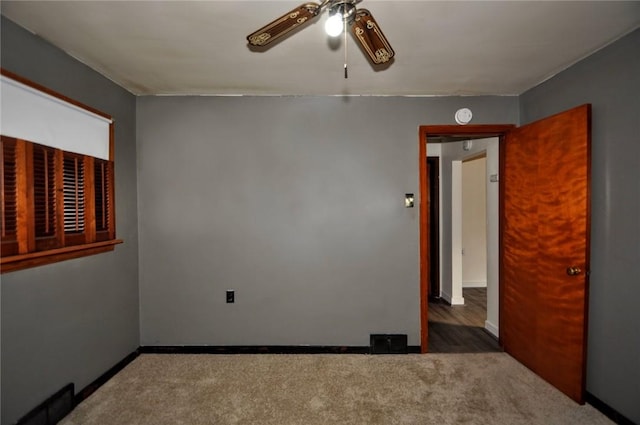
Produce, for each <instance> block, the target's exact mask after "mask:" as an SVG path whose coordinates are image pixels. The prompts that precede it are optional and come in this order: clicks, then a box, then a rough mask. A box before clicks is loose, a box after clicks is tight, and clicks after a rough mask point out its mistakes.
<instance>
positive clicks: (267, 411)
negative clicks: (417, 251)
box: [60, 353, 612, 425]
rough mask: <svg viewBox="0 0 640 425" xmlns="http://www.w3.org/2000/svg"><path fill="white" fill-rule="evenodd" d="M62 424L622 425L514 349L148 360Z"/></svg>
mask: <svg viewBox="0 0 640 425" xmlns="http://www.w3.org/2000/svg"><path fill="white" fill-rule="evenodd" d="M60 423H61V424H62V425H92V424H95V425H129V424H131V425H133V424H135V425H147V424H148V425H164V424H166V425H179V424H184V425H200V424H203V425H204V424H264V425H270V424H278V425H288V424H304V425H315V424H322V425H326V424H363V425H364V424H385V425H387V424H438V425H440V424H443V425H446V424H492V425H494V424H509V425H517V424H527V425H531V424H541V425H542V424H544V425H554V424H557V425H571V424H576V425H578V424H579V425H587V424H611V423H612V422H611V421H610V420H609V419H608V418H606V417H605V416H604V415H602V414H601V413H600V412H599V411H597V410H596V409H595V408H593V407H592V406H590V405H584V406H580V405H578V404H576V403H575V402H573V401H572V400H570V399H569V398H568V397H566V396H565V395H563V394H562V393H560V392H559V391H558V390H556V389H555V388H553V387H552V386H550V385H549V384H547V383H546V382H545V381H543V380H542V379H541V378H539V377H538V376H536V375H535V374H533V373H532V372H531V371H529V370H528V369H527V368H525V367H524V366H522V365H521V364H520V363H518V362H517V361H515V360H514V359H513V358H511V357H510V356H509V355H507V354H505V353H477V354H476V353H474V354H427V355H418V354H416V355H413V354H410V355H381V356H372V355H348V354H339V355H337V354H326V355H325V354H315V355H283V354H281V355H277V354H274V355H271V354H259V355H248V354H243V355H205V354H195V355H187V354H143V355H140V356H139V357H137V358H136V359H135V360H134V361H133V362H132V363H130V364H129V365H128V366H127V367H126V368H124V369H123V370H122V371H121V372H120V373H118V374H117V375H116V376H114V377H113V378H112V379H111V380H109V381H108V382H107V383H106V384H105V385H103V386H102V387H100V388H99V389H98V390H97V391H96V392H95V393H93V394H92V395H91V396H90V397H89V398H87V399H86V400H85V401H83V402H82V403H80V404H79V405H78V406H77V407H76V408H75V410H73V411H72V412H71V413H70V414H69V415H68V416H67V417H66V418H65V419H63V421H62V422H60Z"/></svg>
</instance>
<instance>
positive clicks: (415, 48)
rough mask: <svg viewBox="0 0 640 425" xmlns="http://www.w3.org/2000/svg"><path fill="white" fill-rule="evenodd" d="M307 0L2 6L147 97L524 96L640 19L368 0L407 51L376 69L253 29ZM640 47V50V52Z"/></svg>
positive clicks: (636, 12) (636, 9) (597, 11)
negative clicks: (254, 46) (267, 39)
mask: <svg viewBox="0 0 640 425" xmlns="http://www.w3.org/2000/svg"><path fill="white" fill-rule="evenodd" d="M304 1H305V0H292V1H266V0H262V1H242V0H237V1H7V0H3V1H2V2H1V6H0V7H1V8H2V14H3V15H5V16H6V17H8V18H9V19H11V20H12V21H14V22H16V23H17V24H19V25H21V26H23V27H25V28H27V29H29V30H30V31H32V32H34V33H36V34H38V35H40V36H42V37H43V38H45V39H47V40H49V41H50V42H51V43H53V44H54V45H56V46H58V47H60V48H61V49H63V50H65V51H66V52H68V53H69V54H70V55H72V56H74V57H76V58H77V59H79V60H80V61H82V62H84V63H86V64H87V65H88V66H90V67H91V68H93V69H95V70H96V71H98V72H100V73H101V74H103V75H105V76H107V77H108V78H110V79H111V80H113V81H115V82H116V83H118V84H120V85H121V86H123V87H125V88H126V89H128V90H129V91H131V92H132V93H134V94H138V95H149V94H207V95H236V94H245V95H406V96H432V95H484V94H491V95H513V94H520V93H522V92H523V91H525V90H527V89H529V88H531V87H533V86H535V85H537V84H538V83H540V82H542V81H544V80H545V79H547V78H549V77H551V76H553V75H554V74H556V73H558V72H559V71H562V70H563V69H565V68H567V67H569V66H570V65H572V64H574V63H575V62H577V61H579V60H580V59H582V58H584V57H586V56H588V55H589V54H591V53H593V52H595V51H596V50H598V49H600V48H602V47H604V46H605V45H607V44H609V43H611V42H613V41H615V40H616V39H618V38H620V37H621V36H623V35H625V34H627V33H629V32H631V31H632V30H634V29H636V28H638V27H640V1H627V2H614V1H588V2H579V1H569V2H557V1H506V2H488V1H420V0H412V1H397V0H396V1H382V0H364V1H363V2H362V3H360V4H359V5H358V7H361V8H366V9H369V11H370V12H371V14H372V15H373V16H374V18H375V19H376V20H377V22H378V24H379V26H380V28H381V29H382V30H383V31H384V33H385V35H386V37H387V39H388V40H389V42H390V43H391V45H392V47H393V48H394V50H395V52H396V57H395V60H394V62H393V63H392V64H391V66H389V67H388V68H387V69H383V70H376V69H374V68H373V67H372V66H371V65H369V63H368V62H367V60H366V58H365V57H364V55H363V54H362V53H361V52H360V50H359V49H358V48H357V46H356V45H355V44H354V42H353V40H352V39H351V38H349V40H348V43H347V49H348V50H347V53H348V61H347V62H348V67H349V78H348V79H345V78H344V75H343V67H344V65H343V63H344V50H343V46H342V39H339V41H338V42H337V44H338V45H337V46H336V45H335V43H336V42H335V40H334V41H333V42H332V41H330V40H329V38H328V37H327V36H326V35H325V34H324V29H323V23H324V21H325V19H326V18H327V16H326V15H327V14H326V13H324V14H323V15H322V16H320V17H319V18H318V19H316V20H315V21H314V23H313V24H311V25H309V26H308V27H306V28H304V29H303V30H301V31H300V32H298V33H296V34H294V35H292V36H291V37H288V38H287V39H285V40H283V41H282V42H280V43H277V44H276V45H274V46H273V47H271V48H270V49H268V50H266V51H264V52H253V51H251V50H250V49H249V48H248V45H247V42H246V36H247V35H248V34H249V33H252V32H253V31H255V30H257V29H258V28H260V27H262V26H263V25H265V24H267V23H268V22H270V21H271V20H273V19H275V18H277V17H279V16H281V15H283V14H284V13H285V12H287V11H289V10H291V9H294V8H295V7H297V6H298V5H300V4H301V3H303V2H304ZM639 54H640V53H639Z"/></svg>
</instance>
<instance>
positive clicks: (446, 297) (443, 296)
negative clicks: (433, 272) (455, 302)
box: [440, 291, 451, 304]
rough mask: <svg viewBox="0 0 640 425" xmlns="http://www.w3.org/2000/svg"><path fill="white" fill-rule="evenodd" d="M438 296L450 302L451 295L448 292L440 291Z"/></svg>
mask: <svg viewBox="0 0 640 425" xmlns="http://www.w3.org/2000/svg"><path fill="white" fill-rule="evenodd" d="M440 298H442V299H443V300H445V301H446V302H448V303H449V304H451V295H450V294H447V293H446V292H444V291H440Z"/></svg>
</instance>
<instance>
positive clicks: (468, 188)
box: [427, 138, 500, 353]
mask: <svg viewBox="0 0 640 425" xmlns="http://www.w3.org/2000/svg"><path fill="white" fill-rule="evenodd" d="M470 145H471V143H468V142H467V143H465V144H464V146H465V148H464V149H463V142H462V141H460V140H447V139H443V140H437V141H436V140H430V143H429V145H428V147H427V151H428V152H431V154H438V155H439V157H440V166H441V170H443V171H442V173H441V176H440V178H439V179H438V180H437V181H438V183H440V189H441V191H442V192H441V193H442V196H441V198H442V199H441V200H440V202H441V205H442V208H441V210H442V211H441V214H442V227H441V229H440V230H441V243H440V245H439V246H433V245H432V244H431V242H432V241H433V238H432V237H431V235H430V237H429V242H430V245H429V254H430V256H433V254H432V253H433V252H434V248H435V249H438V250H439V249H442V250H443V252H442V257H441V258H442V263H441V264H440V268H441V269H442V272H441V276H442V281H441V298H440V299H438V298H434V297H429V305H428V307H429V311H430V314H429V317H428V327H429V330H428V332H429V335H430V349H429V351H430V352H441V353H442V352H457V353H464V352H494V351H500V349H499V346H498V344H497V326H496V327H495V328H496V330H495V332H492V331H493V329H492V328H489V327H488V326H487V324H488V323H490V322H491V323H497V322H498V314H497V309H495V317H494V318H492V319H491V320H489V317H488V316H487V292H488V291H489V289H490V295H491V297H495V303H494V304H498V281H497V270H498V262H497V260H498V255H497V254H498V244H497V239H498V234H497V227H498V183H497V181H495V182H490V178H491V177H492V176H493V177H494V180H497V179H495V177H496V176H497V171H498V164H499V161H498V156H499V152H498V151H499V149H498V139H497V138H491V139H485V140H474V143H473V148H471V147H470ZM487 157H490V160H491V161H490V162H491V166H490V167H487V162H488V161H487ZM429 179H430V181H429V189H430V192H429V195H428V198H429V199H428V200H429V201H431V200H433V199H434V198H436V197H435V196H434V194H433V193H432V192H431V190H432V188H433V186H434V184H433V183H434V182H433V180H432V179H433V174H432V173H429ZM489 195H492V196H489ZM488 198H489V199H488ZM436 199H437V198H436ZM489 207H491V208H489ZM429 210H430V211H429V217H430V218H432V217H433V216H434V214H433V212H434V210H437V208H434V206H433V205H430V207H429ZM489 214H491V224H492V226H491V228H492V230H494V231H495V234H494V235H492V236H493V237H492V238H487V227H488V223H487V221H488V220H487V219H488V215H489ZM433 227H434V226H433V223H430V226H429V230H430V231H431V229H433ZM489 240H491V241H492V242H493V241H494V240H495V241H496V244H495V246H494V245H493V244H490V243H489ZM441 247H442V248H441ZM488 252H491V254H490V255H489V254H488ZM488 258H491V260H492V261H493V263H492V264H491V266H489V265H488V264H487V259H488ZM489 269H491V272H492V273H491V285H489V286H490V288H487V283H488V278H487V271H488V270H489ZM429 278H430V279H431V278H432V273H430V274H429ZM454 280H455V281H456V285H452V283H453V281H454ZM431 286H432V281H431V280H430V282H429V287H431ZM454 286H455V288H454ZM490 334H493V335H490Z"/></svg>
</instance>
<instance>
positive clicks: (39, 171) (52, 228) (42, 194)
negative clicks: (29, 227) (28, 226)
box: [33, 144, 61, 251]
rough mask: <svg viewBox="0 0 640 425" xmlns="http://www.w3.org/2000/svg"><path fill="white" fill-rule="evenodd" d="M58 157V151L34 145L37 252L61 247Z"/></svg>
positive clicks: (34, 210)
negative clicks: (57, 180)
mask: <svg viewBox="0 0 640 425" xmlns="http://www.w3.org/2000/svg"><path fill="white" fill-rule="evenodd" d="M56 156H57V155H56V149H53V148H50V147H47V146H43V145H38V144H33V203H34V208H33V215H34V227H33V228H34V236H35V244H36V250H37V251H43V250H47V249H53V248H57V247H59V246H61V235H60V233H61V232H60V230H59V229H60V228H59V225H58V215H57V210H58V202H57V198H58V196H57V193H58V191H57V190H56V189H57V185H56V168H57V167H56V162H57V161H56Z"/></svg>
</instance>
